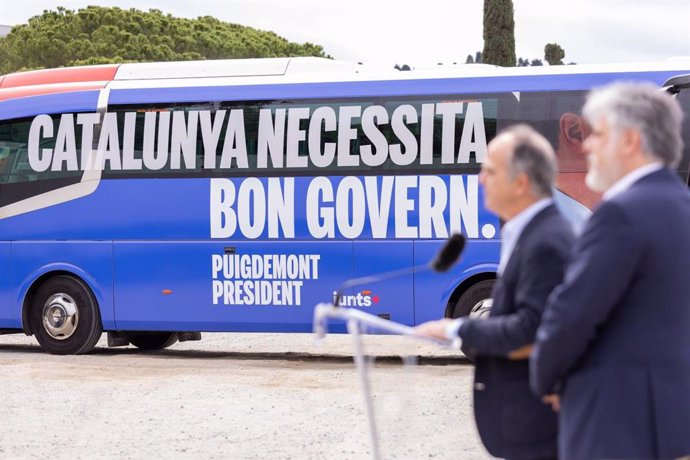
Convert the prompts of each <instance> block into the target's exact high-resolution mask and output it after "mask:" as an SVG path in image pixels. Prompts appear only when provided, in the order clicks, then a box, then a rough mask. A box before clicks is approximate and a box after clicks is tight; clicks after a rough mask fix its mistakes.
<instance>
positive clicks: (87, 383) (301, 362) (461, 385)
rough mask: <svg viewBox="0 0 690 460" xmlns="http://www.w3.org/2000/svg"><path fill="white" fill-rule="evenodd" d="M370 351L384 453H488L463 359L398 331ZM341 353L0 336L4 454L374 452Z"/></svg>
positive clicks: (340, 349) (253, 341) (236, 339)
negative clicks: (46, 344) (64, 345)
mask: <svg viewBox="0 0 690 460" xmlns="http://www.w3.org/2000/svg"><path fill="white" fill-rule="evenodd" d="M367 353H368V354H369V355H371V356H377V357H378V358H377V359H376V360H375V361H374V363H373V364H372V366H371V371H370V376H371V383H372V387H373V393H374V401H375V410H376V416H377V421H378V424H379V429H380V446H381V447H380V449H381V454H382V458H400V459H417V458H437V459H457V458H461V459H483V458H487V457H488V455H487V454H486V452H485V451H484V449H483V448H482V447H481V443H480V441H479V439H478V436H477V433H476V429H475V426H474V421H473V418H472V407H471V379H472V372H473V368H472V366H471V365H468V364H467V363H466V361H464V360H463V359H462V358H461V357H458V356H457V355H456V354H455V353H454V352H450V351H446V350H443V349H440V348H438V347H436V346H435V345H427V344H424V343H419V342H415V341H412V340H410V339H405V338H402V337H392V336H369V337H367ZM351 355H352V344H351V338H350V337H349V336H347V335H329V336H327V338H326V340H325V342H324V343H323V344H322V346H321V347H316V346H315V345H314V342H313V338H312V336H311V335H310V334H278V335H275V334H204V338H203V340H202V341H201V342H186V343H183V344H176V345H174V346H173V347H172V348H170V349H168V350H165V351H162V352H157V353H142V352H139V351H138V350H136V349H134V348H130V347H128V348H114V349H108V348H106V347H105V343H104V341H101V343H99V347H98V348H97V349H96V350H95V351H94V352H93V353H92V354H90V355H86V356H52V355H48V354H45V353H43V352H42V351H41V350H40V348H38V346H37V345H35V341H34V340H33V338H31V337H25V336H23V335H11V336H0V366H2V372H1V375H0V388H2V390H3V398H2V399H1V400H0V413H2V421H1V422H0V423H1V425H0V458H46V457H50V458H70V459H73V458H93V457H95V456H98V457H102V458H118V459H120V458H137V459H139V458H141V459H143V458H180V459H196V458H232V459H265V458H271V459H323V458H329V459H330V458H334V459H360V458H361V459H367V458H371V442H370V439H369V431H368V425H367V418H366V412H365V410H364V403H363V397H362V392H361V387H360V381H359V377H358V374H357V372H356V371H355V369H354V366H353V364H352V361H351ZM399 355H406V356H412V357H419V359H418V361H419V362H421V363H423V364H422V365H406V364H403V360H400V359H399V358H398V357H397V356H399ZM414 360H415V359H413V360H412V361H414Z"/></svg>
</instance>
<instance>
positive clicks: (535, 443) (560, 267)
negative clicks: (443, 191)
mask: <svg viewBox="0 0 690 460" xmlns="http://www.w3.org/2000/svg"><path fill="white" fill-rule="evenodd" d="M573 240H574V236H573V233H572V230H571V229H570V226H569V224H568V223H567V222H566V221H565V220H564V218H563V217H562V216H561V215H560V214H559V212H558V211H557V210H556V208H555V206H553V205H551V206H548V207H547V208H545V209H543V210H542V211H541V212H539V213H538V214H537V215H536V216H534V218H533V219H532V221H531V222H529V223H528V224H527V226H526V227H525V228H524V230H523V232H522V233H521V235H520V237H519V238H518V241H517V242H516V245H515V248H514V250H513V253H512V255H511V257H510V260H509V261H508V265H507V266H506V267H505V270H504V272H503V275H502V276H501V277H500V278H499V279H498V280H497V281H496V284H495V286H494V291H493V294H492V296H493V306H492V309H491V314H490V316H489V318H487V319H477V320H468V321H466V322H465V323H463V324H462V326H461V327H460V331H459V334H460V337H461V338H462V342H463V351H465V353H466V354H468V355H470V356H473V357H474V358H475V363H476V369H475V387H474V413H475V419H476V421H477V428H478V430H479V435H480V436H481V438H482V442H483V443H484V446H486V448H487V450H488V451H489V452H490V453H491V454H492V455H495V456H497V457H508V458H547V457H555V456H556V435H557V420H556V414H555V413H554V412H553V411H552V410H551V408H550V407H549V406H547V405H545V404H544V403H542V402H541V401H540V400H539V398H537V397H536V396H535V395H534V394H532V393H531V392H530V389H529V365H528V361H527V360H523V361H510V360H508V359H507V358H506V356H507V355H508V352H510V351H512V350H515V349H517V348H520V347H522V346H523V345H526V344H530V343H532V342H533V341H534V335H535V333H536V330H537V327H538V326H539V321H540V319H541V316H542V312H543V310H544V307H545V305H546V299H547V297H548V295H549V293H550V292H551V291H552V289H553V288H554V287H555V286H557V285H558V284H559V283H560V282H561V281H562V279H563V271H564V267H565V263H566V260H567V257H568V254H569V253H570V251H571V249H572V244H573Z"/></svg>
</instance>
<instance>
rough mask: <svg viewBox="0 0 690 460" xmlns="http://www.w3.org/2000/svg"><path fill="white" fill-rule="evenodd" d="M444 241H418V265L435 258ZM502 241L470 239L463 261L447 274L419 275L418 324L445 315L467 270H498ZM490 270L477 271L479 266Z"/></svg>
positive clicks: (416, 246) (430, 273)
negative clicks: (450, 298) (448, 303)
mask: <svg viewBox="0 0 690 460" xmlns="http://www.w3.org/2000/svg"><path fill="white" fill-rule="evenodd" d="M443 243H444V242H438V241H415V245H414V253H415V262H414V263H415V264H420V263H424V261H427V260H432V259H433V258H434V257H435V256H436V254H437V253H438V251H439V250H440V248H441V247H442V244H443ZM500 250H501V246H500V241H498V240H491V241H486V240H484V241H482V240H468V241H467V243H466V245H465V249H464V251H463V252H462V254H461V255H460V260H459V262H457V263H456V264H455V265H454V266H453V267H451V268H450V270H448V271H447V272H446V273H435V272H433V271H425V272H420V273H417V274H415V279H414V286H415V295H414V298H415V323H416V324H420V323H423V322H425V321H431V320H435V319H439V318H443V315H444V313H445V310H446V304H447V302H448V298H449V296H450V294H451V293H452V292H453V290H454V289H455V288H456V287H457V286H458V285H459V284H460V283H462V282H463V281H464V280H465V278H466V275H464V274H465V273H471V274H477V273H478V272H484V273H495V267H496V266H497V261H498V259H499V257H500ZM482 266H483V267H485V268H486V270H485V271H483V270H481V269H480V270H475V269H476V268H477V267H482Z"/></svg>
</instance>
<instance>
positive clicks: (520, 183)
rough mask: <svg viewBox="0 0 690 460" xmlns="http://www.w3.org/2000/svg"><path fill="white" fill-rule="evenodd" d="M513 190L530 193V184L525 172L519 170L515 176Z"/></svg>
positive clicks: (519, 192)
mask: <svg viewBox="0 0 690 460" xmlns="http://www.w3.org/2000/svg"><path fill="white" fill-rule="evenodd" d="M515 187H516V188H515V190H516V191H517V192H518V194H528V193H532V184H531V182H530V180H529V177H528V176H527V173H525V172H521V173H518V175H517V176H515Z"/></svg>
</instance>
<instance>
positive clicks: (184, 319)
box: [114, 241, 353, 332]
mask: <svg viewBox="0 0 690 460" xmlns="http://www.w3.org/2000/svg"><path fill="white" fill-rule="evenodd" d="M352 245H353V243H352V242H351V241H339V242H328V243H324V242H318V241H317V242H304V241H301V242H279V241H250V242H247V241H219V242H204V241H168V242H141V241H139V242H135V241H121V242H115V243H114V261H115V286H117V292H116V297H115V299H116V302H115V317H116V323H117V328H118V329H119V330H146V331H152V330H160V331H164V330H171V331H250V332H251V331H274V332H290V331H301V332H307V331H311V328H312V321H313V311H314V305H316V304H317V303H319V302H330V301H331V300H332V297H333V291H334V290H335V289H336V288H337V287H338V286H339V285H340V284H341V283H342V282H343V281H344V278H345V279H347V278H349V277H351V276H352V263H353V261H352Z"/></svg>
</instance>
